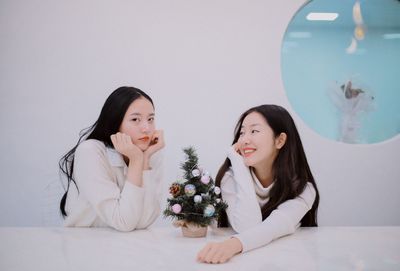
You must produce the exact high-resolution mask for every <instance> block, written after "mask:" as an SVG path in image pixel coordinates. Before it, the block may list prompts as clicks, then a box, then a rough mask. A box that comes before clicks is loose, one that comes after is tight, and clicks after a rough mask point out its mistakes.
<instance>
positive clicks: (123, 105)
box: [58, 87, 154, 217]
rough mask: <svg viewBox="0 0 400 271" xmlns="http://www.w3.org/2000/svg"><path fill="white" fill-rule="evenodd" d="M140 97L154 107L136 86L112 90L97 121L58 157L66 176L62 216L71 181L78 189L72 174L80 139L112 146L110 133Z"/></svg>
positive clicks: (61, 202) (117, 129) (119, 124)
mask: <svg viewBox="0 0 400 271" xmlns="http://www.w3.org/2000/svg"><path fill="white" fill-rule="evenodd" d="M141 97H143V98H145V99H147V100H148V101H150V103H151V104H152V105H153V107H154V104H153V100H152V99H151V98H150V96H148V95H147V94H146V93H145V92H143V91H142V90H140V89H138V88H135V87H120V88H117V89H116V90H114V91H113V92H112V93H111V94H110V96H108V98H107V100H106V101H105V103H104V105H103V108H102V109H101V112H100V116H99V118H98V119H97V121H96V122H95V123H94V124H93V125H92V126H90V127H89V128H86V129H84V130H82V131H81V132H80V134H79V139H78V143H77V144H76V145H75V146H74V147H73V148H72V149H71V150H69V151H68V152H67V153H66V154H65V155H64V156H63V157H62V158H61V159H60V161H59V163H58V165H59V168H60V172H61V174H62V175H65V176H66V178H67V185H66V190H65V193H64V195H63V196H62V198H61V201H60V211H61V214H62V216H63V217H66V216H67V215H68V214H67V212H66V211H65V204H66V200H67V195H68V191H69V187H70V185H71V184H72V183H73V184H74V185H75V186H76V188H77V189H78V191H79V187H78V186H77V184H76V182H75V180H74V176H73V173H74V160H75V159H74V158H75V151H76V148H78V146H79V144H80V143H81V142H82V141H84V140H87V139H97V140H99V141H102V142H103V143H104V144H105V145H106V146H107V147H111V148H112V147H113V145H112V142H111V138H110V137H111V135H112V134H115V133H117V132H118V131H119V127H120V126H121V123H122V120H123V118H124V116H125V112H126V111H127V110H128V107H129V106H130V105H131V103H133V102H134V101H135V100H136V99H139V98H141Z"/></svg>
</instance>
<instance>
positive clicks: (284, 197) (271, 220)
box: [197, 105, 319, 263]
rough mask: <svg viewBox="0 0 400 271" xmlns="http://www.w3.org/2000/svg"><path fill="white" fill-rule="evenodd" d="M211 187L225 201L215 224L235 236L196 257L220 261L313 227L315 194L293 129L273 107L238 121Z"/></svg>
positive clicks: (285, 114)
mask: <svg viewBox="0 0 400 271" xmlns="http://www.w3.org/2000/svg"><path fill="white" fill-rule="evenodd" d="M216 185H217V186H220V187H221V194H222V199H223V200H225V201H226V202H227V203H228V208H227V210H226V214H225V215H223V216H221V218H220V220H219V221H218V223H219V226H229V225H230V226H231V227H232V228H233V230H235V231H236V232H237V234H236V235H234V236H232V237H230V238H229V239H227V240H225V241H223V242H216V243H209V244H207V245H206V246H205V247H204V248H203V249H202V250H201V251H200V252H199V253H198V255H197V260H198V261H200V262H206V263H223V262H226V261H228V260H229V259H230V258H232V257H233V256H234V255H236V254H239V253H244V252H246V251H249V250H252V249H256V248H258V247H261V246H264V245H267V244H268V243H270V242H271V241H273V240H275V239H277V238H280V237H282V236H285V235H289V234H292V233H294V232H295V231H296V229H297V228H298V227H299V226H301V227H308V226H317V209H318V204H319V193H318V189H317V186H316V183H315V181H314V177H313V175H312V173H311V170H310V167H309V165H308V162H307V158H306V155H305V152H304V149H303V146H302V143H301V140H300V136H299V133H298V131H297V128H296V125H295V123H294V121H293V119H292V117H291V116H290V114H289V113H288V112H287V111H286V110H285V109H284V108H282V107H280V106H277V105H260V106H257V107H253V108H251V109H249V110H247V111H246V112H244V113H243V114H242V116H241V117H240V119H239V121H238V123H237V125H236V129H235V135H234V140H233V145H232V146H231V147H230V148H229V151H228V154H227V158H226V160H225V162H224V164H223V165H222V166H221V168H220V170H219V172H218V174H217V177H216Z"/></svg>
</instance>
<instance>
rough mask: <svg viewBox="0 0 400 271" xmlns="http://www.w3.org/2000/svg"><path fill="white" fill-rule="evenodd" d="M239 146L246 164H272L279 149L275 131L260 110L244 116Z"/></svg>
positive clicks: (261, 165) (263, 165)
mask: <svg viewBox="0 0 400 271" xmlns="http://www.w3.org/2000/svg"><path fill="white" fill-rule="evenodd" d="M238 146H239V152H240V154H241V155H242V156H243V160H244V163H245V164H246V166H251V167H254V168H257V167H264V168H265V167H266V166H271V165H272V163H273V161H274V160H275V158H276V156H277V155H278V151H279V149H278V146H277V142H276V139H275V135H274V132H273V131H272V129H271V127H270V126H269V125H268V123H267V122H266V120H265V118H264V117H263V116H262V115H261V114H260V113H258V112H252V113H250V114H248V115H247V116H246V117H245V118H244V120H243V123H242V126H241V129H240V136H239V139H238Z"/></svg>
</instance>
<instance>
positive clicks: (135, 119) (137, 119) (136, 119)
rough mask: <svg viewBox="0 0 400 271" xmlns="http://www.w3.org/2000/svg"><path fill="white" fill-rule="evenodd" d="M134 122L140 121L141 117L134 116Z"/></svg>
mask: <svg viewBox="0 0 400 271" xmlns="http://www.w3.org/2000/svg"><path fill="white" fill-rule="evenodd" d="M131 120H132V121H133V122H140V118H133V119H131Z"/></svg>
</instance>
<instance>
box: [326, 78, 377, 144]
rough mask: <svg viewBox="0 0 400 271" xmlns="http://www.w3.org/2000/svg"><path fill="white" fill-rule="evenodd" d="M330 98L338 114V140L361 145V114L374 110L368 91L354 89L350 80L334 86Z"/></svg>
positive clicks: (373, 99) (373, 101)
mask: <svg viewBox="0 0 400 271" xmlns="http://www.w3.org/2000/svg"><path fill="white" fill-rule="evenodd" d="M330 98H331V100H332V102H333V103H334V105H335V107H336V108H337V109H338V110H339V113H340V117H339V118H340V124H339V136H338V140H339V141H342V142H345V143H362V139H361V136H360V134H359V132H360V128H361V125H362V122H361V117H362V115H363V114H365V113H367V112H370V111H373V110H374V109H375V98H374V96H373V95H371V94H370V93H369V92H368V91H365V90H363V89H361V88H360V87H355V86H354V84H353V82H352V81H351V80H348V81H347V82H346V83H344V84H342V85H340V86H339V84H336V85H335V87H334V88H333V91H332V92H331V95H330Z"/></svg>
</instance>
